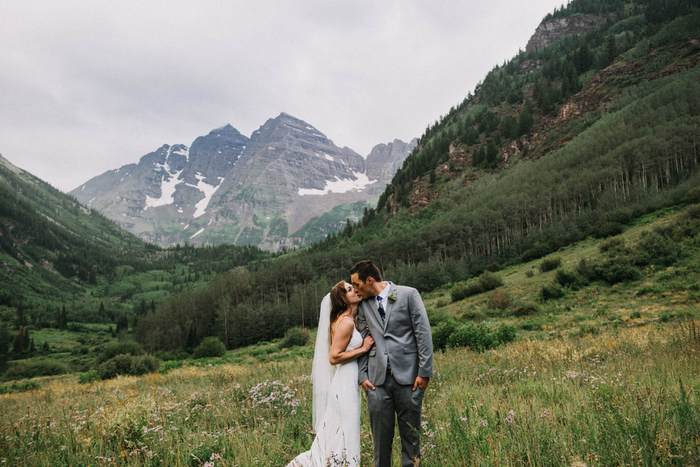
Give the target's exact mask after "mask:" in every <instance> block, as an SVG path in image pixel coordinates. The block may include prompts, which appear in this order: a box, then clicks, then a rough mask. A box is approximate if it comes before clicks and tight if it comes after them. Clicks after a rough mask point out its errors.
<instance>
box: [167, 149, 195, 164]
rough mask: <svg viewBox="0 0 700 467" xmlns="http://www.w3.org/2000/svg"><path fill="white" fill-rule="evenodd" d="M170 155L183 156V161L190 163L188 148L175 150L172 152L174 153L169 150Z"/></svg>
mask: <svg viewBox="0 0 700 467" xmlns="http://www.w3.org/2000/svg"><path fill="white" fill-rule="evenodd" d="M170 154H177V155H180V156H185V160H186V161H187V162H189V161H190V148H188V147H187V146H185V147H184V149H183V148H177V149H176V150H174V151H173V149H172V148H170Z"/></svg>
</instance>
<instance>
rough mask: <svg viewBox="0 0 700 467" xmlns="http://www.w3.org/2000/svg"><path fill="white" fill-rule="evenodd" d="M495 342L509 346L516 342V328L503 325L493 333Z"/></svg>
mask: <svg viewBox="0 0 700 467" xmlns="http://www.w3.org/2000/svg"><path fill="white" fill-rule="evenodd" d="M493 335H494V340H495V341H496V342H498V343H499V344H507V343H508V342H512V341H514V340H515V326H509V325H507V324H501V325H500V326H498V328H496V331H495V332H494V333H493Z"/></svg>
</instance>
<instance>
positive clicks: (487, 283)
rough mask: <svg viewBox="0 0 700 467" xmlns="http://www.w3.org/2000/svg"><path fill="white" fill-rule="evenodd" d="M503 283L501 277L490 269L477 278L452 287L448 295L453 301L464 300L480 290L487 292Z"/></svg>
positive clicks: (480, 291)
mask: <svg viewBox="0 0 700 467" xmlns="http://www.w3.org/2000/svg"><path fill="white" fill-rule="evenodd" d="M502 285H503V279H501V278H500V277H499V276H498V275H497V274H494V273H492V272H490V271H486V272H484V273H483V274H482V275H480V276H479V277H478V278H477V279H472V280H470V281H469V282H467V283H466V284H463V285H460V286H457V287H454V288H453V289H452V290H451V291H450V296H451V297H452V301H453V302H458V301H460V300H464V299H465V298H467V297H471V296H472V295H478V294H480V293H482V292H488V291H489V290H493V289H496V288H498V287H500V286H502Z"/></svg>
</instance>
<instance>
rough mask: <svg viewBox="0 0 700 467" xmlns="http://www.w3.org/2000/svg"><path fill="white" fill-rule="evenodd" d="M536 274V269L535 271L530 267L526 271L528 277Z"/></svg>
mask: <svg viewBox="0 0 700 467" xmlns="http://www.w3.org/2000/svg"><path fill="white" fill-rule="evenodd" d="M534 275H535V271H533V270H532V269H528V270H527V271H525V276H526V277H533V276H534Z"/></svg>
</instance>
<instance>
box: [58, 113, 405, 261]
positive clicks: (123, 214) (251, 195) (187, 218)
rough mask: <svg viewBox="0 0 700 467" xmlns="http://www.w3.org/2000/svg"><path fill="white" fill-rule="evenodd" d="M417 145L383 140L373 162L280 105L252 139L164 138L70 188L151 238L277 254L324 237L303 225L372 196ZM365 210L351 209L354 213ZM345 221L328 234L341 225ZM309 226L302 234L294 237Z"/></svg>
mask: <svg viewBox="0 0 700 467" xmlns="http://www.w3.org/2000/svg"><path fill="white" fill-rule="evenodd" d="M415 142H416V140H414V142H413V143H404V142H402V141H399V140H395V141H393V142H391V143H388V144H385V145H378V146H377V147H376V148H375V149H373V151H372V152H371V153H370V154H369V155H368V157H367V159H365V158H363V157H362V156H360V155H359V154H357V153H355V152H354V151H353V150H352V149H350V148H347V147H344V148H338V147H337V146H335V144H334V143H333V142H332V141H331V140H329V139H328V138H327V137H326V136H325V135H324V134H323V133H322V132H320V131H319V130H317V129H316V128H315V127H313V126H312V125H310V124H308V123H306V122H304V121H302V120H300V119H297V118H295V117H293V116H292V115H290V114H288V113H285V112H282V113H281V114H280V115H279V116H278V117H276V118H271V119H268V120H267V121H266V122H265V123H264V124H263V125H261V126H260V128H258V129H257V130H256V131H254V132H253V133H252V135H251V137H250V138H248V137H246V136H244V135H242V134H241V133H240V132H239V131H238V130H236V129H235V128H234V127H233V126H232V125H230V124H226V125H224V126H222V127H220V128H217V129H214V130H212V131H211V132H209V133H208V134H207V135H205V136H200V137H198V138H196V139H195V141H194V142H193V143H192V145H191V146H190V147H187V146H185V145H182V144H175V145H172V146H170V145H167V144H166V145H163V146H161V147H160V148H159V149H158V150H156V151H154V152H151V153H148V154H146V155H145V156H143V157H142V158H141V159H140V160H139V162H138V163H136V164H128V165H125V166H122V167H120V168H118V169H114V170H111V171H107V172H105V173H103V174H101V175H99V176H97V177H94V178H93V179H91V180H89V181H87V182H86V183H84V184H82V185H81V186H79V187H78V188H76V189H74V190H72V191H71V192H70V193H71V194H72V195H73V196H75V197H76V198H77V199H78V200H79V201H81V202H83V203H85V204H87V205H88V206H90V207H93V208H96V209H98V210H99V211H101V212H103V213H105V215H106V216H107V217H109V218H110V219H112V220H114V221H115V222H117V223H118V224H119V225H120V226H121V227H122V228H124V229H126V230H127V231H130V232H132V233H134V234H136V235H138V236H139V237H141V238H142V239H144V240H146V241H149V242H152V243H156V244H160V245H164V246H167V245H172V244H176V243H191V244H195V245H200V244H219V243H236V244H239V245H244V244H254V245H258V246H261V247H263V248H266V249H269V250H272V251H276V250H279V249H281V248H292V247H296V246H301V245H304V244H308V243H310V241H311V240H310V238H318V235H317V234H311V236H309V234H310V231H309V230H308V229H304V226H305V225H306V224H307V223H308V222H310V221H311V220H312V219H314V218H317V217H319V216H321V215H323V214H324V213H326V212H328V211H330V210H331V209H332V208H333V207H335V206H339V205H341V204H348V205H355V203H358V202H370V203H372V202H374V201H375V200H376V198H377V197H378V196H379V194H380V193H381V191H382V190H383V188H384V186H386V184H387V183H388V182H389V180H390V178H391V176H393V173H394V172H395V171H396V170H398V168H399V166H400V164H401V163H402V162H403V160H404V159H405V158H406V157H407V155H408V153H409V152H410V150H412V148H413V147H414V146H415ZM380 148H382V149H381V150H380ZM368 170H369V172H368ZM368 173H369V174H370V175H372V180H370V179H369V177H368ZM358 206H359V205H358ZM363 206H364V205H363ZM361 215H362V212H361V211H351V215H350V217H349V218H350V219H352V220H353V221H355V220H357V219H359V217H360V216H361ZM340 221H341V220H340V219H338V220H336V221H334V222H333V223H332V225H326V227H325V228H324V229H323V230H324V232H325V233H326V234H327V233H331V232H333V231H335V230H336V229H340V228H342V225H343V224H342V223H341V222H340ZM342 221H343V222H344V221H345V219H342ZM302 230H303V231H304V232H305V234H304V235H303V236H299V235H297V236H295V235H294V234H295V233H296V232H301V231H302Z"/></svg>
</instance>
